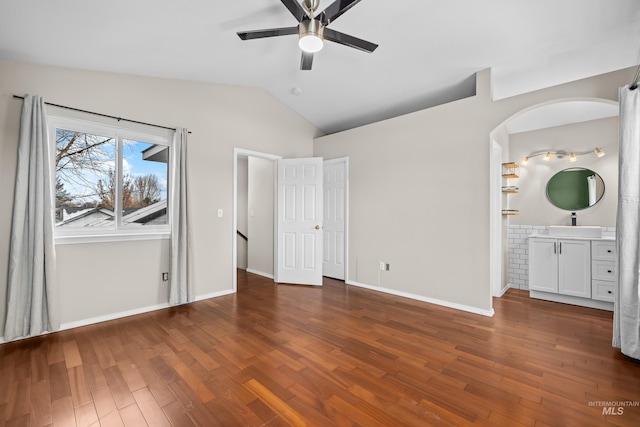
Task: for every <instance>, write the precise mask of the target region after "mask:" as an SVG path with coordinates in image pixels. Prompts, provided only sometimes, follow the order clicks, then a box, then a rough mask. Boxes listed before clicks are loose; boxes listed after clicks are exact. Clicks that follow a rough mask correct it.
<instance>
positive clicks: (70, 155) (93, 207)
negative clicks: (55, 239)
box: [55, 129, 116, 228]
mask: <svg viewBox="0 0 640 427" xmlns="http://www.w3.org/2000/svg"><path fill="white" fill-rule="evenodd" d="M115 154H116V143H115V139H114V138H113V137H107V136H100V135H92V134H89V133H84V132H76V131H71V130H66V129H56V218H55V220H56V227H64V228H82V227H111V228H113V227H114V213H113V202H114V197H115V196H114V194H115V191H114V190H115V185H114V183H115V181H116V180H115V172H114V171H115V166H116V162H115V158H116V156H115Z"/></svg>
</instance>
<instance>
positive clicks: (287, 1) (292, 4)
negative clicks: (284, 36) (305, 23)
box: [280, 0, 307, 22]
mask: <svg viewBox="0 0 640 427" xmlns="http://www.w3.org/2000/svg"><path fill="white" fill-rule="evenodd" d="M280 1H282V4H284V5H285V7H286V8H287V9H289V12H291V14H292V15H293V16H294V17H295V18H296V19H297V20H298V22H301V21H302V20H303V19H304V18H306V17H307V12H306V11H305V10H304V9H303V8H302V6H301V5H300V3H298V2H297V1H296V0H280Z"/></svg>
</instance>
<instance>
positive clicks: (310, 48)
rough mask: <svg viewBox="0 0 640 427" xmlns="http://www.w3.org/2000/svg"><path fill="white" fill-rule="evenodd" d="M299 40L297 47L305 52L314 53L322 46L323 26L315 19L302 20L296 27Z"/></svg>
mask: <svg viewBox="0 0 640 427" xmlns="http://www.w3.org/2000/svg"><path fill="white" fill-rule="evenodd" d="M298 30H299V36H300V39H299V40H298V46H300V49H302V50H304V51H305V52H309V53H315V52H318V51H320V49H322V46H323V45H324V40H323V38H322V37H323V35H324V26H323V25H322V23H321V22H320V21H318V20H317V19H311V20H304V21H302V22H301V23H300V26H299V27H298Z"/></svg>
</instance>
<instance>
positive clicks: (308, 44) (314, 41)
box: [237, 0, 378, 70]
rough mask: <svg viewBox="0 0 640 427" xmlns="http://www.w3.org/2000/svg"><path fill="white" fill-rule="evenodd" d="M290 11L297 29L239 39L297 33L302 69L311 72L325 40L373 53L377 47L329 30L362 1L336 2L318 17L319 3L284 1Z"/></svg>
mask: <svg viewBox="0 0 640 427" xmlns="http://www.w3.org/2000/svg"><path fill="white" fill-rule="evenodd" d="M281 1H282V3H283V4H284V5H285V7H286V8H287V9H289V12H291V14H292V15H293V16H294V17H295V18H296V19H297V20H298V22H299V24H298V25H297V26H295V27H284V28H270V29H266V30H255V31H241V32H238V33H237V34H238V36H239V37H240V38H241V39H242V40H252V39H262V38H265V37H276V36H288V35H293V34H298V37H299V40H298V46H300V49H302V59H301V60H300V69H301V70H310V69H311V65H312V64H313V54H314V53H315V52H318V51H319V50H320V49H322V46H323V43H324V40H329V41H332V42H335V43H339V44H341V45H344V46H349V47H352V48H355V49H359V50H361V51H364V52H368V53H371V52H373V51H374V50H376V48H377V47H378V45H377V44H375V43H371V42H368V41H366V40H362V39H359V38H357V37H353V36H350V35H348V34H344V33H341V32H339V31H335V30H332V29H331V28H327V26H328V25H329V24H331V23H332V22H333V21H335V20H336V19H338V18H339V17H340V16H341V15H342V14H343V13H345V12H346V11H348V10H349V9H351V8H352V7H353V6H355V5H356V4H358V3H360V0H336V1H335V2H333V3H332V4H331V5H329V6H328V7H327V8H326V9H325V10H323V11H322V12H320V13H319V14H317V15H316V10H317V9H318V6H319V4H320V0H304V1H303V4H302V5H301V4H300V3H298V2H297V1H296V0H281Z"/></svg>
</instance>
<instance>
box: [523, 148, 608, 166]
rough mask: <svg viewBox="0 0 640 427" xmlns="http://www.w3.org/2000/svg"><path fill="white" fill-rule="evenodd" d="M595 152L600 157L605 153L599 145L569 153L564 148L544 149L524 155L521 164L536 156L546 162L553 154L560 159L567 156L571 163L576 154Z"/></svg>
mask: <svg viewBox="0 0 640 427" xmlns="http://www.w3.org/2000/svg"><path fill="white" fill-rule="evenodd" d="M592 153H593V154H595V155H596V156H598V157H602V156H604V155H605V152H604V150H603V149H602V148H600V147H596V148H594V149H593V150H589V151H573V152H571V153H569V154H568V153H567V152H566V151H564V150H557V151H553V150H549V151H547V150H545V151H536V152H534V153H531V154H529V155H528V156H527V157H525V158H524V159H523V160H522V164H523V165H526V164H527V163H529V160H531V159H532V158H534V157H538V156H543V157H542V159H543V160H544V161H546V162H548V161H550V160H551V158H552V157H553V156H554V155H555V156H556V158H558V159H562V158H564V157H567V156H568V157H569V161H570V162H571V163H573V162H576V161H577V160H578V156H583V155H585V154H592Z"/></svg>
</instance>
